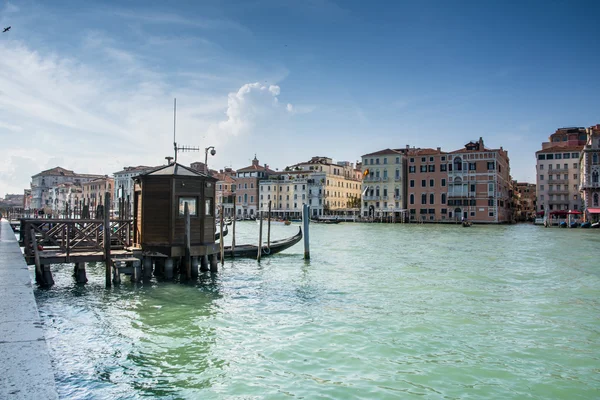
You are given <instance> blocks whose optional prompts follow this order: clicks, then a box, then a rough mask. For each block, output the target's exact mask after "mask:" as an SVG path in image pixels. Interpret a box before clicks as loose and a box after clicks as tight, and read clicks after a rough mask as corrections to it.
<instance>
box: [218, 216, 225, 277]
mask: <svg viewBox="0 0 600 400" xmlns="http://www.w3.org/2000/svg"><path fill="white" fill-rule="evenodd" d="M224 218H225V214H224V213H223V206H221V224H220V225H221V235H220V236H219V248H220V254H221V265H225V239H223V219H224Z"/></svg>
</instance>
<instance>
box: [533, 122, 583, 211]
mask: <svg viewBox="0 0 600 400" xmlns="http://www.w3.org/2000/svg"><path fill="white" fill-rule="evenodd" d="M586 141H587V132H586V130H585V129H584V128H560V129H558V130H557V131H556V132H555V133H553V134H552V135H550V137H549V141H548V142H544V143H542V149H541V150H539V151H537V152H536V153H535V155H536V160H537V161H536V180H537V182H536V183H537V185H536V191H537V193H536V195H537V208H538V209H537V211H538V213H539V214H545V213H552V212H553V211H561V210H562V211H567V210H581V196H580V194H579V184H580V170H581V168H580V164H579V158H580V156H581V152H582V150H583V146H584V145H585V143H586Z"/></svg>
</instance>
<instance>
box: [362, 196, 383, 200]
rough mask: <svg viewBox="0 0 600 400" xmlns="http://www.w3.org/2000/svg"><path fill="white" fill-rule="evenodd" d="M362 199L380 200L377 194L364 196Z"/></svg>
mask: <svg viewBox="0 0 600 400" xmlns="http://www.w3.org/2000/svg"><path fill="white" fill-rule="evenodd" d="M363 200H364V201H379V200H381V199H380V197H379V196H364V197H363Z"/></svg>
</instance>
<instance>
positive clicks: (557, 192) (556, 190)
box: [548, 189, 569, 194]
mask: <svg viewBox="0 0 600 400" xmlns="http://www.w3.org/2000/svg"><path fill="white" fill-rule="evenodd" d="M548 194H569V190H568V189H552V190H548Z"/></svg>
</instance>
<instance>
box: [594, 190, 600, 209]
mask: <svg viewBox="0 0 600 400" xmlns="http://www.w3.org/2000/svg"><path fill="white" fill-rule="evenodd" d="M598 197H599V196H598V193H594V207H598Z"/></svg>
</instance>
